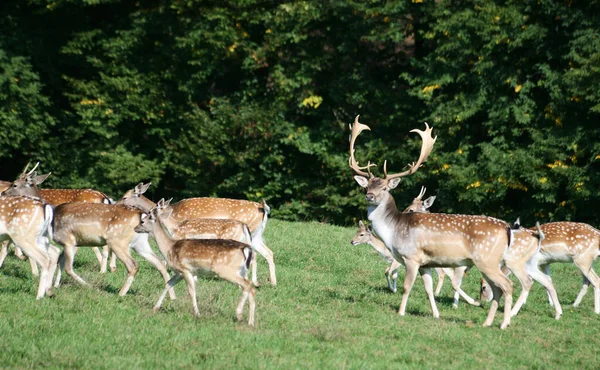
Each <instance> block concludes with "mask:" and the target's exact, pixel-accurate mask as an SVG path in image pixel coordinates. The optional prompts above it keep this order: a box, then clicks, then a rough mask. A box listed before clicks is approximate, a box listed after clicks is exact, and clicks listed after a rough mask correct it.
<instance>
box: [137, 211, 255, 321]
mask: <svg viewBox="0 0 600 370" xmlns="http://www.w3.org/2000/svg"><path fill="white" fill-rule="evenodd" d="M171 212H172V210H170V209H169V210H167V211H163V212H162V213H158V210H157V209H156V208H153V209H152V210H150V212H149V213H148V214H143V215H142V218H141V221H140V223H139V225H138V226H137V227H136V228H135V231H136V232H139V233H151V234H152V235H153V236H154V238H155V239H156V243H157V244H158V248H159V249H160V252H161V254H162V255H163V256H164V257H165V259H166V260H167V263H168V265H169V267H170V268H171V270H172V271H173V273H174V276H173V277H172V278H171V280H169V281H168V282H167V285H166V287H165V290H164V291H163V292H162V294H161V295H160V298H159V299H158V301H157V302H156V305H155V306H154V311H158V310H159V309H160V306H161V305H162V302H163V300H164V298H165V295H166V294H167V291H168V290H170V289H172V288H173V287H174V286H175V285H176V284H177V283H178V282H180V281H181V279H182V278H183V279H185V282H186V284H187V287H188V292H189V295H190V297H191V298H192V306H193V309H194V311H193V314H194V316H196V317H198V316H199V315H200V313H199V311H198V302H197V300H196V284H195V282H194V275H196V274H204V275H217V276H219V277H220V278H222V279H224V280H227V281H229V282H231V283H233V284H237V285H238V286H239V287H240V288H242V291H243V293H242V298H241V300H240V303H239V304H238V306H237V309H236V316H237V319H238V320H239V321H241V320H242V314H243V310H244V305H245V304H246V301H249V313H248V325H251V326H254V310H255V301H254V297H255V294H256V293H255V290H254V287H253V286H252V283H250V281H249V280H248V278H247V276H248V268H249V267H250V261H251V260H252V253H253V252H252V247H251V246H250V245H248V244H245V243H241V242H238V241H235V240H229V239H182V240H174V239H173V238H171V236H170V235H169V233H168V232H167V227H166V225H165V224H164V223H163V219H166V218H169V216H170V213H171Z"/></svg>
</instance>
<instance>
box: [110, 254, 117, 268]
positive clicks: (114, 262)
mask: <svg viewBox="0 0 600 370" xmlns="http://www.w3.org/2000/svg"><path fill="white" fill-rule="evenodd" d="M110 272H117V255H116V254H115V252H111V254H110Z"/></svg>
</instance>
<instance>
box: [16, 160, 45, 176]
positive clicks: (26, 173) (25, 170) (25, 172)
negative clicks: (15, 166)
mask: <svg viewBox="0 0 600 370" xmlns="http://www.w3.org/2000/svg"><path fill="white" fill-rule="evenodd" d="M30 163H31V162H27V166H25V168H24V169H23V173H22V174H21V176H20V177H19V178H21V179H24V178H26V177H27V176H29V175H31V174H32V173H33V172H34V171H35V170H36V168H38V166H39V165H40V162H37V163H36V164H35V166H33V168H32V169H31V171H29V172H27V170H28V169H29V164H30Z"/></svg>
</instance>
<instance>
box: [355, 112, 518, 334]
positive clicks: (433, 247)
mask: <svg viewBox="0 0 600 370" xmlns="http://www.w3.org/2000/svg"><path fill="white" fill-rule="evenodd" d="M425 126H426V129H425V131H421V130H417V129H415V130H412V131H411V132H416V133H418V134H419V136H421V139H422V140H423V143H422V146H421V153H420V156H419V159H418V160H417V162H416V163H413V164H411V165H410V166H409V169H408V170H406V171H403V172H400V173H395V174H388V173H387V161H386V162H384V165H383V173H384V177H383V178H380V177H375V176H373V174H372V173H371V171H370V167H372V166H374V165H373V164H371V163H370V162H369V163H368V164H367V166H364V167H360V166H359V164H358V162H357V161H356V159H355V158H354V142H355V140H356V138H357V137H358V135H359V134H360V133H361V132H362V131H363V130H370V128H369V127H368V126H366V125H363V124H361V123H359V122H358V116H357V117H356V119H355V120H354V125H351V126H350V129H351V132H352V133H351V136H350V159H349V165H350V168H351V169H352V170H353V171H354V172H355V173H356V174H357V176H355V177H354V178H355V180H356V182H357V183H358V184H359V185H360V186H361V187H363V188H365V189H366V190H367V194H366V197H365V199H366V201H367V204H368V218H369V220H370V221H371V223H372V226H373V230H374V231H375V233H377V235H378V236H379V237H380V238H381V240H383V242H384V243H385V245H386V246H387V247H388V248H389V249H390V250H391V251H392V254H393V256H394V258H395V259H396V260H404V263H405V267H406V276H405V278H404V285H403V288H404V293H403V294H402V301H401V303H400V309H399V311H398V313H399V314H400V315H405V313H406V304H407V302H408V296H409V293H410V291H411V289H412V286H413V284H414V281H415V279H416V276H417V273H419V272H420V273H421V274H422V275H423V282H424V285H425V291H426V292H427V295H428V296H429V302H430V304H431V309H432V311H433V316H434V317H436V318H437V317H439V312H438V310H437V307H436V304H435V299H434V296H433V281H432V277H431V270H430V268H431V267H458V266H472V265H474V266H476V267H477V268H478V269H479V271H481V273H482V274H483V276H484V278H485V279H486V280H487V281H488V283H490V285H491V287H492V290H493V292H494V298H493V299H494V301H493V302H492V304H491V305H490V310H489V312H488V315H487V318H486V320H485V321H484V323H483V325H484V326H490V325H491V324H492V322H493V320H494V315H495V313H496V311H497V309H498V305H499V300H500V297H501V296H502V295H503V294H504V296H505V298H504V302H505V304H504V319H503V321H502V324H501V325H500V328H502V329H505V328H507V327H508V326H509V325H510V318H511V316H510V312H511V305H512V290H513V287H512V282H511V281H510V279H508V278H507V277H506V276H505V275H504V274H503V273H502V271H501V270H500V265H501V263H502V258H503V256H504V254H505V253H506V250H507V249H508V247H509V246H510V244H511V238H512V230H511V229H510V226H509V225H508V224H507V223H506V222H504V221H501V220H498V219H495V218H492V217H487V216H473V215H454V214H441V213H418V212H413V213H401V212H399V211H398V209H397V208H396V203H395V201H394V198H393V197H392V195H391V194H390V191H391V190H392V189H394V188H396V186H398V184H399V183H400V180H401V178H402V177H404V176H408V175H411V174H413V173H415V172H416V171H418V169H419V167H420V166H421V165H422V163H423V162H425V160H426V159H427V157H428V156H429V154H430V153H431V150H432V149H433V145H434V143H435V140H436V139H435V138H433V137H431V131H432V129H431V128H429V126H428V125H427V124H425ZM365 169H366V170H367V171H368V172H365V171H364V170H365ZM452 287H453V288H454V289H455V290H456V291H459V289H460V287H458V286H456V284H455V282H452Z"/></svg>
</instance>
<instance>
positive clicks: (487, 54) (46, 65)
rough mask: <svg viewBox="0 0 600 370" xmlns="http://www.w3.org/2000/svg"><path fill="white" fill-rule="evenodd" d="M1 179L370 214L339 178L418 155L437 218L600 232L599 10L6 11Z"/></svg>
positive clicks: (195, 0) (421, 180) (281, 214)
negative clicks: (421, 133) (352, 163)
mask: <svg viewBox="0 0 600 370" xmlns="http://www.w3.org/2000/svg"><path fill="white" fill-rule="evenodd" d="M0 9H2V12H1V14H0V31H1V32H0V179H1V180H14V179H15V178H16V177H17V176H18V175H19V173H20V172H21V171H22V170H23V168H24V167H25V165H26V164H27V163H28V162H32V163H34V162H37V161H39V162H40V167H39V171H40V172H41V173H46V172H52V175H51V176H50V177H49V178H48V180H47V181H46V182H45V183H44V184H43V187H52V188H84V187H91V188H95V189H98V190H102V191H104V192H106V193H108V194H110V195H111V196H112V197H114V198H118V197H120V196H121V195H122V193H123V192H125V191H126V190H127V189H130V188H132V187H133V186H134V185H136V184H137V183H139V182H141V181H144V182H147V181H151V182H152V187H151V189H150V190H149V195H150V196H152V197H153V198H155V199H159V198H161V197H174V198H175V200H179V199H182V198H186V197H194V196H219V197H230V198H241V199H250V200H257V201H258V200H261V199H265V200H266V201H267V202H268V204H269V205H270V206H271V209H272V216H273V217H275V218H279V219H282V220H290V221H313V220H314V221H321V222H329V223H334V224H338V225H350V224H353V223H355V222H356V221H357V220H358V219H360V218H365V217H366V214H365V213H366V212H365V205H364V204H365V203H364V196H363V193H362V190H361V189H360V187H359V186H358V185H357V184H356V182H355V181H354V180H353V178H352V176H353V172H352V171H351V170H350V168H349V166H348V156H349V144H348V136H349V134H350V131H349V129H348V124H350V123H352V122H353V121H354V119H355V117H356V116H357V115H360V122H361V123H363V124H366V125H369V126H370V128H371V131H367V132H364V133H363V134H362V135H361V137H360V138H359V139H358V140H357V144H356V156H357V158H358V159H359V161H360V163H362V164H366V163H367V161H371V162H373V163H377V164H378V167H377V168H376V169H374V170H373V171H374V173H375V174H380V173H382V166H383V163H384V160H387V167H388V169H389V170H390V171H392V172H394V171H396V172H399V171H401V170H403V169H406V165H407V164H408V163H411V162H413V161H415V160H416V159H417V157H418V155H419V148H420V145H421V143H420V139H419V137H418V135H416V134H414V133H410V130H412V129H414V128H418V129H423V128H424V127H425V126H424V122H427V123H428V124H429V125H430V126H432V127H433V128H434V131H433V132H434V135H437V142H436V144H435V147H434V149H433V152H432V154H431V156H430V157H429V160H428V161H427V162H426V163H425V165H424V166H423V167H422V168H421V170H420V171H418V172H417V173H415V174H414V175H413V176H409V177H407V178H405V179H404V181H403V182H402V183H401V184H400V185H399V186H398V188H397V189H396V190H395V191H394V192H393V194H394V196H395V198H396V202H397V204H398V205H399V206H405V205H408V204H409V203H410V200H411V199H412V198H414V197H415V196H416V195H417V194H418V193H419V190H420V188H421V186H425V187H426V188H427V195H428V196H429V195H436V196H437V199H436V203H435V205H434V206H433V207H432V211H434V212H446V213H466V214H486V215H490V216H495V217H499V218H502V219H505V220H507V221H512V220H514V219H515V218H516V217H520V218H521V223H522V224H525V225H533V224H534V223H535V221H536V220H539V221H540V222H548V221H564V220H572V221H581V222H587V223H590V224H592V225H594V226H598V224H600V209H599V208H598V207H595V206H591V204H596V203H597V202H598V201H600V195H599V194H598V191H597V189H598V188H599V187H600V171H599V169H600V88H599V87H600V17H598V14H600V1H595V0H589V1H583V0H580V1H577V0H560V1H550V0H535V1H534V0H531V1H499V0H495V1H483V0H482V1H458V0H454V1H452V0H439V1H427V0H412V1H384V0H371V1H347V0H344V1H337V0H330V1H266V0H222V1H200V0H171V1H167V0H164V1H160V0H152V1H143V0H139V1H117V0H81V1H77V0H5V1H3V2H2V5H0Z"/></svg>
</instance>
